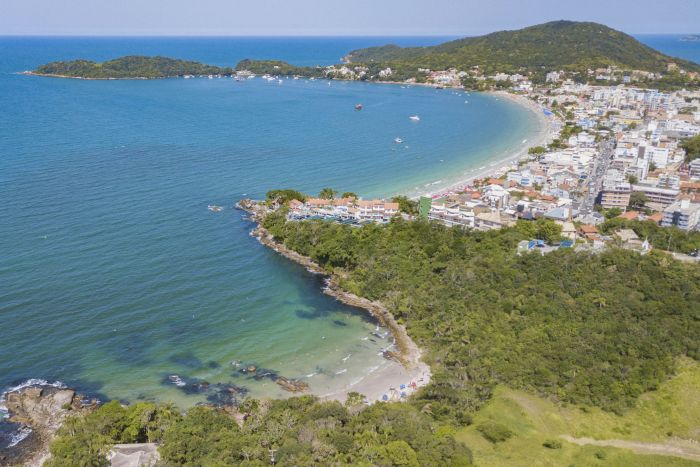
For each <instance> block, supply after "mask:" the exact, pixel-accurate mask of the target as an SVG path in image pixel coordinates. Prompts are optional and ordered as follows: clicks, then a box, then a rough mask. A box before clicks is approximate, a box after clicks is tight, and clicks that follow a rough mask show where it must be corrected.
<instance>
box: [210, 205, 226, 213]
mask: <svg viewBox="0 0 700 467" xmlns="http://www.w3.org/2000/svg"><path fill="white" fill-rule="evenodd" d="M207 209H209V210H210V211H211V212H221V211H223V210H224V208H223V207H222V206H216V205H215V204H210V205H209V206H207Z"/></svg>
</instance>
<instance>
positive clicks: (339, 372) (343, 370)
mask: <svg viewBox="0 0 700 467" xmlns="http://www.w3.org/2000/svg"><path fill="white" fill-rule="evenodd" d="M347 371H348V369H347V368H343V369H342V370H340V371H336V372H335V374H336V375H342V374H343V373H346V372H347Z"/></svg>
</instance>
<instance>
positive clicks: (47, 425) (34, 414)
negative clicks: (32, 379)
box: [5, 387, 81, 434]
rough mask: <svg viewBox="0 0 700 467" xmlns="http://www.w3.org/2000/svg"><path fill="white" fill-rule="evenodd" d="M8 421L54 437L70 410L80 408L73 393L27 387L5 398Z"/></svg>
mask: <svg viewBox="0 0 700 467" xmlns="http://www.w3.org/2000/svg"><path fill="white" fill-rule="evenodd" d="M5 405H6V406H7V409H8V411H9V412H10V421H11V422H14V423H21V424H23V425H28V426H30V427H32V429H33V430H35V431H36V432H38V433H40V434H44V433H45V434H53V433H55V432H56V430H58V428H59V427H60V426H61V424H62V423H63V421H64V420H65V418H66V416H68V415H69V414H70V413H72V412H71V411H72V410H79V409H80V408H81V404H80V398H79V397H77V396H76V393H75V391H73V390H72V389H58V388H53V387H49V388H44V387H29V388H24V389H22V390H20V391H16V392H10V393H8V394H7V395H6V396H5Z"/></svg>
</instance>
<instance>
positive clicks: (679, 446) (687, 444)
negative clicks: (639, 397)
mask: <svg viewBox="0 0 700 467" xmlns="http://www.w3.org/2000/svg"><path fill="white" fill-rule="evenodd" d="M560 438H562V439H564V440H566V441H568V442H570V443H574V444H578V445H580V446H585V445H592V446H607V447H613V448H622V449H629V450H630V451H633V452H635V453H637V454H658V455H662V456H672V457H682V458H684V459H689V460H693V461H700V443H698V442H696V441H691V440H683V439H674V440H672V441H668V442H665V443H643V442H640V441H627V440H623V439H593V438H574V437H573V436H569V435H561V436H560Z"/></svg>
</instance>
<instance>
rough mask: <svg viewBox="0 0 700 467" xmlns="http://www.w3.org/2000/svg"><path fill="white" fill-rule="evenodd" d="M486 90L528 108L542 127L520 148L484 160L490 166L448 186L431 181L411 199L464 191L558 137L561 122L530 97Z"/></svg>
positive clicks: (412, 195)
mask: <svg viewBox="0 0 700 467" xmlns="http://www.w3.org/2000/svg"><path fill="white" fill-rule="evenodd" d="M479 92H484V94H488V95H490V96H492V97H495V98H504V99H507V100H509V101H510V102H512V103H514V104H516V105H519V106H521V107H522V108H525V109H526V110H528V111H529V112H531V113H533V114H534V117H535V118H536V119H537V120H538V121H539V126H540V127H539V129H538V131H537V133H536V134H535V136H534V137H533V138H532V139H530V138H528V139H527V141H526V143H527V144H524V143H521V144H520V145H519V146H520V147H518V148H517V149H516V150H514V151H510V150H507V151H506V153H505V154H503V155H501V156H496V157H494V158H493V159H487V160H485V161H484V162H483V163H484V164H488V165H487V166H486V167H483V168H481V169H472V173H471V174H469V175H465V176H464V177H461V178H460V179H459V180H458V181H455V182H449V184H448V185H445V186H441V187H439V188H435V189H431V188H430V183H428V186H424V187H423V189H420V190H418V191H417V192H412V193H410V197H411V198H418V197H421V196H427V197H432V198H436V197H441V196H445V195H448V194H452V193H455V192H458V191H462V190H464V189H465V188H467V187H469V186H470V185H471V184H472V183H473V182H474V180H477V179H483V178H485V177H489V176H491V175H495V174H496V173H497V172H505V170H506V169H507V168H510V167H511V166H513V165H514V164H516V163H517V162H518V161H519V160H520V159H521V158H523V157H524V156H527V151H528V149H529V148H531V147H533V146H545V145H546V144H548V143H549V142H551V141H552V139H554V136H555V135H556V134H557V133H558V132H559V129H558V128H556V125H557V124H558V123H559V120H558V118H557V117H554V116H552V117H547V116H546V115H545V114H544V112H543V111H542V108H541V107H540V106H539V105H538V104H536V103H535V102H533V101H532V100H530V99H528V98H527V97H525V96H523V95H519V94H512V93H509V92H507V91H479Z"/></svg>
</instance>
